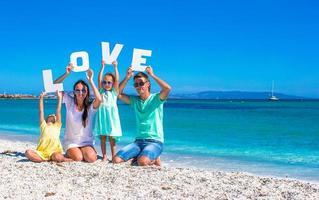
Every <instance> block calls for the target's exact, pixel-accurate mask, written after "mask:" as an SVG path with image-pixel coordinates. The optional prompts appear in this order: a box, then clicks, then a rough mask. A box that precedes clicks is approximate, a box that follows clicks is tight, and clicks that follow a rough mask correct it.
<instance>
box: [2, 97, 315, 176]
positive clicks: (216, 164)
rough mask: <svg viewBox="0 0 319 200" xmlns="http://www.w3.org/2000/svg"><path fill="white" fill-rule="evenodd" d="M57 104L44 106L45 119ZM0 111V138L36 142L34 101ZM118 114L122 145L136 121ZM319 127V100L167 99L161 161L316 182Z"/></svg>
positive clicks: (6, 103)
mask: <svg viewBox="0 0 319 200" xmlns="http://www.w3.org/2000/svg"><path fill="white" fill-rule="evenodd" d="M55 104H56V101H55V100H46V101H45V111H46V115H47V114H50V113H53V112H54V109H55ZM0 107H1V115H0V133H1V134H0V137H1V138H9V139H13V140H31V141H33V142H36V141H37V136H38V134H39V130H38V100H0ZM64 109H65V108H64V106H63V115H64V113H65V110H64ZM119 111H120V118H121V124H122V129H123V134H124V136H123V137H122V139H121V141H120V142H119V146H123V145H125V144H127V143H129V142H131V141H133V139H134V133H135V117H134V114H133V110H132V109H131V107H130V106H127V105H124V104H121V103H119ZM63 120H65V116H64V117H63ZM63 122H64V121H63ZM318 122H319V101H278V102H269V101H221V100H219V101H217V100H168V101H167V103H166V104H165V106H164V132H165V146H164V153H163V155H162V160H163V163H164V165H168V166H177V167H196V168H206V169H217V170H226V171H245V172H249V173H254V174H259V175H263V176H279V177H288V178H297V179H301V180H308V181H316V182H318V181H319V123H318ZM64 126H65V124H64V123H63V127H64ZM62 134H63V130H62ZM62 138H63V136H62ZM96 147H97V150H99V145H98V144H97V146H96ZM107 148H108V146H107Z"/></svg>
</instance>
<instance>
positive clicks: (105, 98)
mask: <svg viewBox="0 0 319 200" xmlns="http://www.w3.org/2000/svg"><path fill="white" fill-rule="evenodd" d="M100 94H101V96H102V103H101V105H100V107H99V109H98V111H97V117H96V121H97V122H96V125H97V132H96V136H97V137H98V138H100V136H101V135H105V136H112V137H113V138H114V139H115V140H118V139H119V137H121V136H122V129H121V123H120V117H119V112H118V108H117V97H118V94H117V92H116V91H115V89H114V88H112V90H111V91H107V90H105V89H104V88H101V89H100Z"/></svg>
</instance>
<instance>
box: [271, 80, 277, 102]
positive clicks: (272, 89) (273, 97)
mask: <svg viewBox="0 0 319 200" xmlns="http://www.w3.org/2000/svg"><path fill="white" fill-rule="evenodd" d="M269 100H270V101H278V100H279V99H278V98H277V97H276V96H275V95H274V81H272V88H271V97H270V98H269Z"/></svg>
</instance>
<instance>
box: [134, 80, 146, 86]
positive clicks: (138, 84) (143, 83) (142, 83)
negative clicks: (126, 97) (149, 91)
mask: <svg viewBox="0 0 319 200" xmlns="http://www.w3.org/2000/svg"><path fill="white" fill-rule="evenodd" d="M146 82H147V81H145V82H142V81H141V82H138V83H134V87H138V86H141V87H142V86H144V85H145V83H146Z"/></svg>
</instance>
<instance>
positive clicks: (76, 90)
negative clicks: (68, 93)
mask: <svg viewBox="0 0 319 200" xmlns="http://www.w3.org/2000/svg"><path fill="white" fill-rule="evenodd" d="M74 92H75V93H76V94H80V93H81V92H82V94H86V90H85V89H82V90H79V89H75V90H74Z"/></svg>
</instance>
